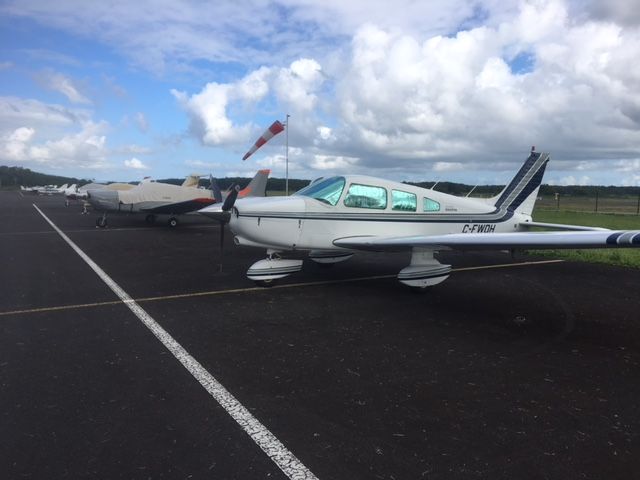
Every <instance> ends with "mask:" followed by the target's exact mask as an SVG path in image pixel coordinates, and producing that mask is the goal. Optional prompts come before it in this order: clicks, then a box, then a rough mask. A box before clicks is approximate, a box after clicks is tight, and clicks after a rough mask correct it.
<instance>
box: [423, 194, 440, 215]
mask: <svg viewBox="0 0 640 480" xmlns="http://www.w3.org/2000/svg"><path fill="white" fill-rule="evenodd" d="M422 211H423V212H439V211H440V204H439V203H438V202H436V201H435V200H431V199H430V198H427V197H423V199H422Z"/></svg>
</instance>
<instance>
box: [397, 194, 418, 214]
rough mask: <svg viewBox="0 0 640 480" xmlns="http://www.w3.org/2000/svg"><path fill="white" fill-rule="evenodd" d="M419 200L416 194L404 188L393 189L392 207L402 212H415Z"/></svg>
mask: <svg viewBox="0 0 640 480" xmlns="http://www.w3.org/2000/svg"><path fill="white" fill-rule="evenodd" d="M417 204H418V201H417V199H416V196H415V194H413V193H409V192H403V191H402V190H391V209H392V210H399V211H401V212H415V211H416V207H417Z"/></svg>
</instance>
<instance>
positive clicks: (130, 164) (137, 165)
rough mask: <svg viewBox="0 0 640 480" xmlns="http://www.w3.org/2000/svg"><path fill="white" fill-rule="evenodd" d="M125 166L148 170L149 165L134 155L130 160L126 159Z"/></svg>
mask: <svg viewBox="0 0 640 480" xmlns="http://www.w3.org/2000/svg"><path fill="white" fill-rule="evenodd" d="M124 166H125V167H127V168H132V169H134V170H148V169H149V167H148V166H147V165H145V164H144V163H142V162H141V161H140V160H138V159H137V158H135V157H133V158H131V159H129V160H125V161H124Z"/></svg>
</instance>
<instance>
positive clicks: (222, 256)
mask: <svg viewBox="0 0 640 480" xmlns="http://www.w3.org/2000/svg"><path fill="white" fill-rule="evenodd" d="M225 228H226V222H224V221H220V268H219V271H220V272H222V263H223V259H224V230H225Z"/></svg>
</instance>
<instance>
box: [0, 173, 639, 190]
mask: <svg viewBox="0 0 640 480" xmlns="http://www.w3.org/2000/svg"><path fill="white" fill-rule="evenodd" d="M250 180H251V179H250V178H244V177H227V178H218V179H216V181H217V182H218V185H219V186H220V188H221V189H222V190H226V189H228V188H229V187H231V185H235V184H238V185H240V186H242V187H244V186H246V185H247V184H248V183H249V181H250ZM89 182H91V180H89V179H84V178H76V177H64V176H61V175H49V174H46V173H40V172H34V171H32V170H30V169H28V168H22V167H6V166H0V187H2V188H3V189H18V188H20V185H22V186H25V187H32V186H35V185H62V184H64V183H67V184H69V185H71V184H73V183H75V184H77V185H78V186H81V185H84V184H86V183H89ZM158 182H164V183H171V184H174V185H181V184H182V182H184V178H166V179H161V180H158ZM107 183H109V182H107ZM131 183H135V182H131ZM309 183H310V180H301V179H292V178H290V179H289V192H296V191H298V190H300V189H301V188H303V187H306V186H307V185H308V184H309ZM404 183H406V184H408V185H415V186H418V187H423V188H431V187H432V186H434V184H436V182H433V181H425V182H404ZM200 186H202V187H205V188H208V187H209V179H208V178H206V177H205V178H201V179H200ZM503 188H504V185H478V186H477V187H475V188H473V185H467V184H464V183H455V182H438V183H437V184H436V185H435V190H436V191H438V192H443V193H448V194H451V195H457V196H464V195H467V194H468V193H469V192H470V191H471V189H473V193H472V196H481V197H491V196H493V195H497V194H498V193H500V191H501V190H502V189H503ZM267 190H268V191H271V192H284V191H285V179H284V178H269V180H268V182H267ZM556 193H558V194H560V195H562V196H572V197H595V196H596V195H600V196H606V197H628V196H638V194H639V193H640V187H618V186H596V185H584V186H583V185H566V186H559V185H546V184H543V185H542V187H541V188H540V195H544V196H547V195H555V194H556Z"/></svg>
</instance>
